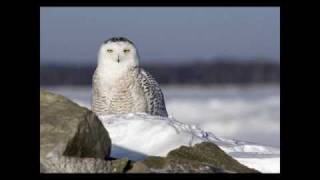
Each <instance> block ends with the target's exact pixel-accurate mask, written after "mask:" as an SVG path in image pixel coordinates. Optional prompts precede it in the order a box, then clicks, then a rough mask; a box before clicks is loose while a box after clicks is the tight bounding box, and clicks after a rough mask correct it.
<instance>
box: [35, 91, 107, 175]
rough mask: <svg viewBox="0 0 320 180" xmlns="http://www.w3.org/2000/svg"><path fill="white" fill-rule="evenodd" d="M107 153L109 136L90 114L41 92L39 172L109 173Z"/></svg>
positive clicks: (72, 104) (60, 97)
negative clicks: (106, 159)
mask: <svg viewBox="0 0 320 180" xmlns="http://www.w3.org/2000/svg"><path fill="white" fill-rule="evenodd" d="M110 152H111V139H110V137H109V134H108V132H107V130H106V129H105V128H104V126H103V124H102V123H101V122H100V120H99V119H98V118H97V117H96V116H95V114H94V113H93V112H91V111H90V110H88V109H86V108H84V107H80V106H79V105H77V104H76V103H74V102H72V101H70V100H68V99H67V98H65V97H63V96H60V95H56V94H53V93H50V92H47V91H40V172H104V171H108V172H109V170H111V171H112V166H110V165H111V164H112V163H111V162H106V161H105V160H104V159H105V158H108V157H109V155H110ZM108 163H109V164H110V165H108ZM81 166H83V167H81Z"/></svg>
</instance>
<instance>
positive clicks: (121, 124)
mask: <svg viewBox="0 0 320 180" xmlns="http://www.w3.org/2000/svg"><path fill="white" fill-rule="evenodd" d="M99 118H100V120H101V121H102V123H103V125H104V126H105V128H106V129H107V130H108V132H109V135H110V137H111V139H112V152H111V156H113V157H124V156H125V157H128V158H129V159H132V160H142V159H144V158H145V157H146V156H149V155H153V156H166V155H167V153H168V152H169V151H171V150H173V149H176V148H178V147H180V146H182V145H184V146H193V145H194V144H197V143H200V142H203V141H210V142H213V143H215V144H217V145H218V146H219V147H220V148H221V149H223V150H224V151H225V152H226V153H228V154H229V155H230V156H232V157H233V158H235V159H237V160H238V161H239V162H240V163H242V164H244V165H246V166H248V167H250V168H254V169H257V170H259V171H261V172H265V173H279V172H280V149H279V148H276V147H271V146H264V145H259V144H256V143H252V142H247V141H240V140H235V139H225V138H221V137H217V136H215V135H214V134H213V133H212V132H206V131H203V130H201V129H200V128H198V127H197V126H195V125H192V124H186V123H182V122H179V121H177V120H176V119H175V118H174V117H172V116H170V117H168V118H165V117H160V116H151V115H148V114H145V113H130V114H124V115H107V116H99Z"/></svg>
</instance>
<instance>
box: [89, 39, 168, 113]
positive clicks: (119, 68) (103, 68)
mask: <svg viewBox="0 0 320 180" xmlns="http://www.w3.org/2000/svg"><path fill="white" fill-rule="evenodd" d="M92 89H93V92H92V93H93V95H92V111H93V112H95V113H96V114H97V115H107V114H125V113H134V112H145V113H148V114H151V115H158V116H165V117H167V116H168V113H167V110H166V106H165V102H164V97H163V94H162V91H161V89H160V86H159V84H158V83H157V82H156V80H155V79H154V78H153V77H152V76H151V75H150V74H149V73H147V72H146V71H145V70H144V69H142V68H140V67H139V56H138V52H137V49H136V48H135V45H134V44H133V43H132V42H131V41H130V40H128V39H127V38H124V37H114V38H111V39H109V40H107V41H105V42H104V43H103V44H102V45H101V47H100V50H99V53H98V62H97V68H96V70H95V72H94V75H93V87H92Z"/></svg>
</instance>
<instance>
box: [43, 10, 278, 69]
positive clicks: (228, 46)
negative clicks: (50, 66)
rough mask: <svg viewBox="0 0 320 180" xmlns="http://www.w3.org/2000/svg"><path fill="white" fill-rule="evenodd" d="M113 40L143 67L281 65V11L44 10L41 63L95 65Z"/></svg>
mask: <svg viewBox="0 0 320 180" xmlns="http://www.w3.org/2000/svg"><path fill="white" fill-rule="evenodd" d="M113 36H124V37H127V38H128V39H130V40H131V41H133V42H134V43H135V44H136V46H137V48H138V51H139V55H140V59H141V61H142V62H145V63H161V62H169V63H170V62H175V63H184V62H186V61H189V60H193V59H197V60H211V59H215V58H223V57H232V58H236V59H239V60H250V59H256V58H261V59H266V60H270V61H276V62H280V8H279V7H41V8H40V58H41V59H40V62H41V64H45V63H75V64H82V63H85V64H93V63H96V59H97V52H98V49H99V47H100V45H101V44H102V43H103V42H104V41H105V40H106V39H109V38H111V37H113Z"/></svg>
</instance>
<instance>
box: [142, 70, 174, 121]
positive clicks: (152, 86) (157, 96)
mask: <svg viewBox="0 0 320 180" xmlns="http://www.w3.org/2000/svg"><path fill="white" fill-rule="evenodd" d="M138 82H139V83H140V86H141V88H142V90H143V92H144V94H145V98H146V100H147V113H149V114H151V115H157V116H164V117H168V113H167V109H166V105H165V102H164V97H163V94H162V91H161V89H160V86H159V84H158V83H157V81H156V80H155V79H154V78H153V77H152V76H151V74H149V73H148V72H146V71H145V70H144V69H142V68H140V73H139V74H138Z"/></svg>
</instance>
